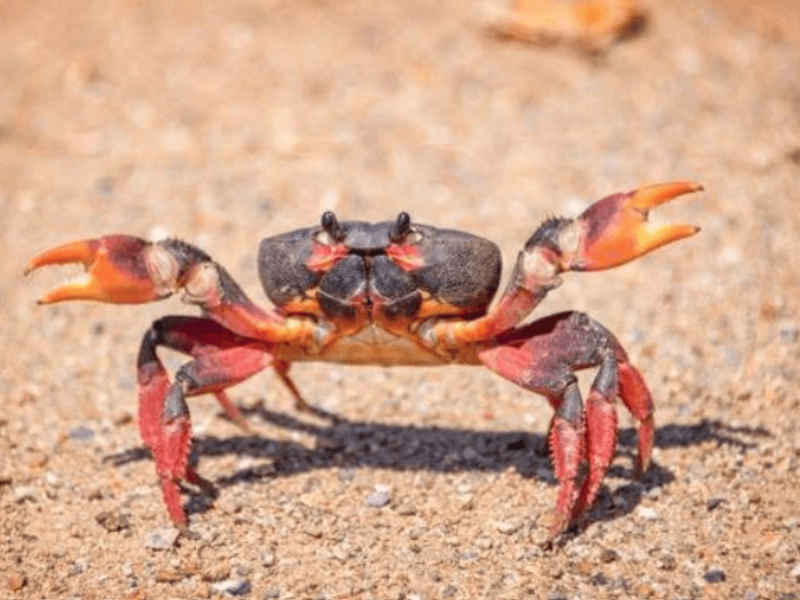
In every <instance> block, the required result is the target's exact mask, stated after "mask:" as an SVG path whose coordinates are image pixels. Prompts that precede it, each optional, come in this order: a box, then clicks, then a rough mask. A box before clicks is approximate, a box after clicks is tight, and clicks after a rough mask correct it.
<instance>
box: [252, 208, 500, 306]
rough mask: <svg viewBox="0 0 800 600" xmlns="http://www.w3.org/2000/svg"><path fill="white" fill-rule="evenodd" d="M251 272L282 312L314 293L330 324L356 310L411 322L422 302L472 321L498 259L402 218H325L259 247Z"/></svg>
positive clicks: (465, 238) (493, 249) (477, 245)
mask: <svg viewBox="0 0 800 600" xmlns="http://www.w3.org/2000/svg"><path fill="white" fill-rule="evenodd" d="M258 267H259V274H260V276H261V282H262V285H263V286H264V290H265V292H266V293H267V296H269V298H270V300H272V302H273V303H274V304H275V305H276V306H277V307H278V308H283V309H288V311H289V312H294V310H293V308H294V307H296V306H300V305H302V303H298V301H299V300H301V299H302V298H305V297H306V296H307V295H308V294H309V293H311V292H312V291H313V292H314V293H316V297H317V300H318V302H319V305H320V307H321V308H322V311H323V312H324V314H325V315H326V316H328V317H333V318H335V317H345V318H347V317H352V316H355V314H354V311H355V310H356V308H355V307H354V304H357V303H358V304H372V305H380V306H381V307H382V308H381V310H382V316H383V317H384V318H385V319H392V318H397V317H400V316H403V317H408V318H413V317H414V316H415V315H416V314H417V313H418V311H419V310H420V307H421V305H422V303H423V302H424V301H427V300H434V301H437V302H439V303H441V304H443V305H448V306H452V307H453V309H454V310H456V309H457V311H458V314H460V315H462V316H475V315H480V314H483V313H485V312H486V309H487V307H488V305H489V303H490V302H491V300H492V298H493V296H494V294H495V292H496V291H497V286H498V283H499V281H500V272H501V269H502V258H501V255H500V250H499V248H498V247H497V245H496V244H494V243H492V242H490V241H488V240H486V239H483V238H481V237H479V236H476V235H472V234H469V233H464V232H462V231H455V230H451V229H440V228H438V227H432V226H430V225H420V224H417V223H412V221H411V219H410V217H409V215H408V213H405V212H401V213H400V214H399V215H398V217H397V219H396V220H395V221H383V222H379V223H368V222H365V221H339V220H338V219H337V218H336V216H335V215H334V214H333V213H332V212H331V211H327V212H325V213H324V214H323V215H322V219H321V223H320V225H319V226H317V227H308V228H305V229H298V230H295V231H290V232H288V233H284V234H281V235H277V236H274V237H270V238H266V239H265V240H263V241H262V242H261V246H260V248H259V255H258ZM301 312H302V311H301Z"/></svg>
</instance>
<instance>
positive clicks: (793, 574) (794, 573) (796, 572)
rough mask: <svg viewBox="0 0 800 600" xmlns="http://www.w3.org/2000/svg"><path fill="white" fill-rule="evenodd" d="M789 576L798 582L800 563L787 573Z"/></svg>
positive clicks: (799, 578)
mask: <svg viewBox="0 0 800 600" xmlns="http://www.w3.org/2000/svg"><path fill="white" fill-rule="evenodd" d="M789 576H790V577H794V578H795V579H797V581H798V582H800V563H797V564H796V565H795V566H794V568H792V570H791V571H789Z"/></svg>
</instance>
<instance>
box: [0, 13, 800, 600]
mask: <svg viewBox="0 0 800 600" xmlns="http://www.w3.org/2000/svg"><path fill="white" fill-rule="evenodd" d="M651 4H652V7H651V11H650V19H649V22H648V24H647V26H646V27H645V28H644V29H643V30H642V31H641V32H640V33H639V35H637V36H635V37H633V38H631V39H629V40H627V41H625V42H623V43H620V44H618V45H617V46H615V47H614V48H612V50H611V51H610V52H609V53H608V54H607V55H605V56H594V57H590V56H586V55H585V54H582V53H580V52H579V51H576V50H574V49H572V48H570V47H565V46H556V47H553V48H547V49H539V48H535V47H532V46H529V45H526V44H523V43H520V42H510V41H502V40H498V39H496V38H494V37H492V36H488V35H485V34H484V33H483V32H482V31H481V30H480V29H479V28H477V27H476V26H475V24H474V22H473V20H472V16H471V15H472V12H473V10H472V9H473V5H471V4H469V3H464V2H456V1H454V0H453V1H446V2H422V1H421V0H420V1H411V2H395V3H385V4H382V3H376V2H372V3H369V2H366V1H361V0H352V1H350V0H348V1H344V2H281V1H278V0H264V1H262V2H253V1H246V0H236V1H233V2H227V3H222V2H190V1H188V0H184V1H179V2H155V1H150V0H145V1H139V2H133V1H127V2H122V1H120V2H95V3H86V2H79V1H77V0H68V1H62V2H55V1H52V0H50V1H48V0H40V1H28V2H22V1H14V0H11V1H7V2H4V3H2V4H0V81H2V92H0V208H1V209H2V218H1V220H0V223H1V224H0V255H2V257H3V260H2V261H1V262H0V300H1V301H2V316H0V323H2V329H1V331H2V346H0V352H1V354H0V573H2V579H0V598H14V599H17V598H26V599H27V598H47V599H55V598H75V599H78V598H80V599H84V600H88V599H95V598H96V599H106V598H136V599H144V598H153V599H156V598H158V599H160V598H186V599H188V598H209V597H220V596H225V595H227V596H232V595H239V596H241V597H246V598H255V599H258V600H266V599H284V598H300V599H305V598H309V599H315V600H322V599H331V600H332V599H337V598H359V599H361V598H363V599H367V598H375V599H401V598H405V599H409V600H410V599H426V600H428V599H436V598H452V599H479V598H508V599H517V598H528V597H530V598H543V599H549V600H556V599H561V598H563V599H570V600H572V599H577V598H582V599H587V598H607V597H613V598H665V599H675V600H678V599H684V598H720V599H722V598H724V599H731V598H732V599H741V600H756V599H760V598H764V599H773V600H778V599H782V600H789V599H791V598H794V599H797V598H800V516H799V515H798V508H800V500H798V478H799V477H800V395H799V394H798V389H797V388H798V383H800V366H798V351H799V350H800V312H798V309H799V308H800V269H798V266H797V265H798V263H797V254H798V249H799V248H800V245H799V244H798V241H797V232H798V231H799V230H800V210H798V202H800V193H798V191H797V190H798V186H797V183H798V181H800V75H799V74H800V7H799V6H798V5H797V3H795V2H792V1H790V0H786V1H784V2H781V1H779V0H774V1H771V2H766V3H759V4H757V5H756V4H753V3H747V2H744V1H739V0H736V1H733V0H731V1H727V2H725V1H719V2H711V1H708V0H705V1H700V2H698V1H696V0H674V1H673V2H669V3H666V2H665V3H656V2H652V3H651ZM674 179H692V180H697V181H700V182H703V183H704V184H705V186H706V189H707V191H706V192H704V193H702V194H700V195H698V196H696V197H693V198H692V199H690V200H688V201H685V202H684V201H679V202H676V203H675V204H672V205H669V206H668V207H665V208H663V209H660V210H659V212H658V215H654V217H660V218H663V219H666V220H673V221H679V222H688V223H693V224H697V225H700V226H702V228H703V231H702V233H701V234H700V235H698V236H696V237H695V238H692V239H691V240H688V241H684V242H681V243H679V244H676V245H674V246H670V247H668V248H666V249H662V250H661V251H659V252H657V253H655V254H653V255H650V256H648V257H646V258H644V259H641V260H639V261H637V262H635V263H632V264H630V265H627V266H625V267H622V268H620V269H617V270H614V271H609V272H606V273H600V274H575V275H570V276H568V277H567V281H566V282H565V284H564V285H563V286H562V287H561V288H560V289H559V290H557V291H556V292H555V293H553V294H552V295H551V297H550V298H548V300H547V302H546V303H545V304H544V305H543V306H542V307H541V308H540V310H539V311H538V313H537V314H539V315H544V314H548V313H550V312H554V311H556V310H561V309H564V308H566V307H571V308H578V309H581V310H586V311H589V312H591V313H592V314H593V315H594V316H595V317H596V318H597V319H599V320H600V321H601V322H603V323H605V324H606V325H607V326H608V327H609V328H610V329H611V330H613V331H614V332H616V334H617V335H618V336H619V338H620V340H622V341H623V343H624V344H625V345H626V347H627V348H628V349H629V351H630V354H631V356H632V357H633V360H634V362H635V363H636V364H637V365H638V366H639V367H640V369H641V370H642V372H643V373H644V374H645V376H646V378H647V380H648V382H649V384H650V386H651V388H652V390H653V394H654V396H655V398H656V401H657V404H658V409H657V410H658V412H657V421H658V426H659V429H658V433H657V438H656V449H655V454H654V464H653V467H652V469H651V470H650V472H649V474H648V475H647V476H646V477H645V478H644V479H643V480H642V481H639V482H637V481H634V480H633V478H632V457H633V454H634V443H635V442H634V429H633V423H632V421H631V419H630V418H629V417H627V415H622V417H621V425H622V431H621V436H620V444H619V449H618V453H617V458H616V460H615V462H614V464H613V466H612V469H611V472H610V474H609V477H608V478H607V480H606V485H605V487H604V489H603V491H602V493H601V498H600V501H599V503H598V504H597V506H596V508H595V509H594V510H593V511H592V512H591V514H590V518H589V522H588V525H587V527H586V528H585V529H583V530H581V531H579V532H577V534H572V535H570V536H567V539H565V540H564V543H563V544H561V545H560V546H559V547H556V548H555V549H553V550H546V549H543V548H542V546H541V545H540V542H541V540H542V538H543V537H544V532H545V529H546V524H547V521H548V518H549V515H550V514H551V511H552V509H553V506H554V504H555V496H556V491H557V488H556V485H555V481H554V478H553V475H552V472H551V470H550V467H549V463H548V458H547V456H546V455H545V454H544V453H543V452H542V449H543V447H544V436H545V433H546V429H547V423H548V421H549V418H550V410H549V407H548V405H547V403H546V402H545V401H544V400H542V399H541V398H538V397H534V396H532V395H531V394H528V393H526V392H524V391H522V390H520V389H518V388H516V387H515V386H513V385H511V384H509V383H507V382H505V381H503V380H501V379H500V378H499V377H497V376H494V375H492V374H491V373H489V372H484V371H482V370H480V369H467V368H449V369H435V370H433V369H411V368H398V369H382V368H346V367H341V366H335V365H334V366H331V365H316V364H309V365H300V366H297V367H296V368H295V369H294V371H293V373H294V374H295V377H296V379H297V381H298V383H299V385H300V386H301V388H302V390H303V392H304V394H305V395H306V397H307V398H308V399H309V401H311V402H312V403H314V404H316V405H317V406H320V407H322V408H325V409H326V410H329V411H332V412H334V413H336V414H337V415H338V416H339V417H341V419H340V420H339V421H338V422H336V423H332V422H331V421H328V420H325V419H320V418H317V417H314V416H309V415H307V414H303V413H299V412H297V411H296V410H295V409H294V407H293V404H292V401H291V398H290V397H289V395H288V394H287V393H286V391H285V390H284V389H283V388H282V387H281V386H280V384H279V382H278V380H277V378H276V377H275V376H274V375H273V374H265V375H263V376H261V377H258V378H255V379H254V380H251V381H249V382H247V383H245V384H243V385H241V386H240V387H238V388H236V389H235V390H234V394H233V395H234V397H235V398H236V401H237V402H238V403H240V405H241V406H242V407H243V408H244V409H245V411H246V413H247V414H248V417H249V419H250V422H251V424H252V427H253V430H254V433H253V434H252V435H251V434H245V433H243V432H241V431H240V430H238V429H237V428H236V427H235V426H233V425H232V424H231V423H229V422H228V421H226V420H225V419H224V418H222V417H221V416H220V414H219V410H218V407H217V405H216V404H215V402H214V400H213V399H212V398H200V399H197V400H195V401H193V402H192V410H193V421H194V431H195V440H196V446H195V448H196V458H197V460H198V468H199V470H200V472H201V473H202V474H204V475H205V476H206V477H208V478H210V479H211V480H213V481H215V482H216V483H217V485H218V486H219V490H220V495H219V498H218V500H217V501H216V503H215V504H214V506H213V507H212V506H210V505H209V503H208V502H204V501H203V499H202V498H191V499H189V500H188V507H189V510H190V512H191V518H192V526H191V528H192V531H193V532H194V533H195V534H196V535H195V538H194V539H183V538H181V539H177V540H176V539H175V536H174V533H173V530H172V529H171V528H170V526H169V521H168V518H167V516H166V513H165V510H164V507H163V505H162V502H161V498H160V491H159V489H158V487H157V483H156V477H155V473H154V470H153V464H152V462H151V460H150V458H149V455H148V454H147V452H145V451H144V450H143V449H142V445H141V442H140V440H139V437H138V432H137V428H136V423H135V415H136V388H135V373H134V364H135V356H136V351H137V348H138V343H139V340H140V336H141V335H142V333H143V331H144V330H145V329H146V328H147V326H148V325H149V323H150V322H151V321H152V320H153V319H155V318H157V317H159V316H161V315H164V314H170V313H180V312H186V311H187V308H186V307H184V306H182V305H181V304H180V302H178V301H177V300H174V301H172V300H171V301H167V302H164V303H160V304H150V305H145V306H128V307H116V306H110V305H101V304H89V303H72V304H63V305H58V306H51V307H37V305H36V304H35V300H36V298H37V297H38V296H39V295H40V294H42V293H43V292H44V291H45V290H46V289H47V288H49V287H50V286H52V285H54V284H56V283H58V282H59V281H60V280H61V278H62V275H61V273H59V270H58V269H52V270H50V271H48V272H41V273H36V274H35V276H34V277H32V278H28V279H24V278H23V277H22V269H23V266H24V264H25V262H26V261H27V259H28V258H30V257H31V256H32V255H33V254H35V253H36V252H38V251H40V250H41V249H43V248H45V247H48V246H52V245H55V244H57V243H61V242H64V241H67V240H72V239H77V238H83V237H92V236H97V235H100V234H103V233H110V232H126V233H131V234H136V235H140V236H144V237H150V236H163V235H165V234H171V235H178V236H180V237H183V238H185V239H187V240H191V241H192V242H195V243H197V244H198V245H200V246H202V247H203V248H205V249H206V250H208V251H209V252H210V253H212V254H213V255H214V257H215V258H216V259H217V260H219V261H220V262H221V263H223V264H224V265H226V266H227V267H228V268H229V269H230V270H231V271H232V272H233V273H234V274H235V275H236V277H237V279H238V280H239V281H240V282H241V283H242V285H243V286H244V288H245V289H246V290H247V291H248V292H249V293H250V295H251V296H252V297H255V298H260V297H262V295H261V292H260V288H259V284H258V280H257V277H256V272H255V258H254V257H255V251H256V248H257V244H258V241H259V239H260V238H261V237H263V236H265V235H269V234H274V233H278V232H282V231H285V230H288V229H292V228H295V227H301V226H306V225H310V224H313V223H315V222H316V221H317V219H318V215H319V214H320V212H321V211H322V210H324V209H326V208H334V209H335V210H336V211H337V213H338V214H339V215H340V217H342V218H359V219H365V220H383V219H387V218H388V219H392V218H394V216H395V215H396V214H397V212H398V211H399V210H407V211H408V212H409V213H410V214H411V215H412V217H413V218H414V219H416V220H417V221H419V222H428V223H432V224H438V225H442V226H447V227H457V228H463V229H468V230H470V231H473V232H476V233H479V234H481V235H484V236H486V237H489V238H491V239H494V240H496V241H498V243H499V244H500V246H501V248H502V250H503V253H504V257H505V260H506V263H509V262H510V261H511V260H512V259H513V257H514V256H515V254H516V252H517V250H518V248H519V247H520V245H521V244H522V243H523V242H524V240H525V239H526V238H527V236H528V235H530V233H531V231H532V230H533V229H534V228H535V227H536V225H537V224H538V223H539V222H540V221H541V220H542V219H543V218H545V217H546V216H549V215H552V214H563V215H570V216H574V215H576V214H577V213H578V212H579V211H580V210H581V209H582V208H583V207H585V206H586V205H587V203H588V202H590V201H592V200H594V199H597V198H599V197H601V196H603V195H605V194H607V193H611V192H615V191H624V190H628V189H632V188H634V187H636V186H638V185H640V184H642V183H645V182H652V181H668V180H674ZM180 363H181V359H179V358H177V357H169V364H170V367H171V368H175V367H176V366H177V365H179V364H180Z"/></svg>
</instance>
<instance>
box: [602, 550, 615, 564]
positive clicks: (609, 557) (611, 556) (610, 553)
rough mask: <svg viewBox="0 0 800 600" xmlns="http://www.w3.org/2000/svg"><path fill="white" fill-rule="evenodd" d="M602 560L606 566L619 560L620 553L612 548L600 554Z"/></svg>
mask: <svg viewBox="0 0 800 600" xmlns="http://www.w3.org/2000/svg"><path fill="white" fill-rule="evenodd" d="M600 560H601V561H602V562H604V563H606V564H608V563H612V562H614V561H617V560H619V553H618V552H617V551H616V550H612V549H611V548H606V549H604V550H603V551H602V552H601V553H600Z"/></svg>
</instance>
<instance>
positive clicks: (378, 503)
mask: <svg viewBox="0 0 800 600" xmlns="http://www.w3.org/2000/svg"><path fill="white" fill-rule="evenodd" d="M391 501H392V496H391V494H390V493H389V490H388V489H386V488H384V487H378V486H375V490H374V491H373V492H372V493H371V494H370V495H369V496H367V497H366V499H365V500H364V502H365V503H366V505H367V506H371V507H372V508H383V507H384V506H386V505H387V504H389V502H391Z"/></svg>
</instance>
